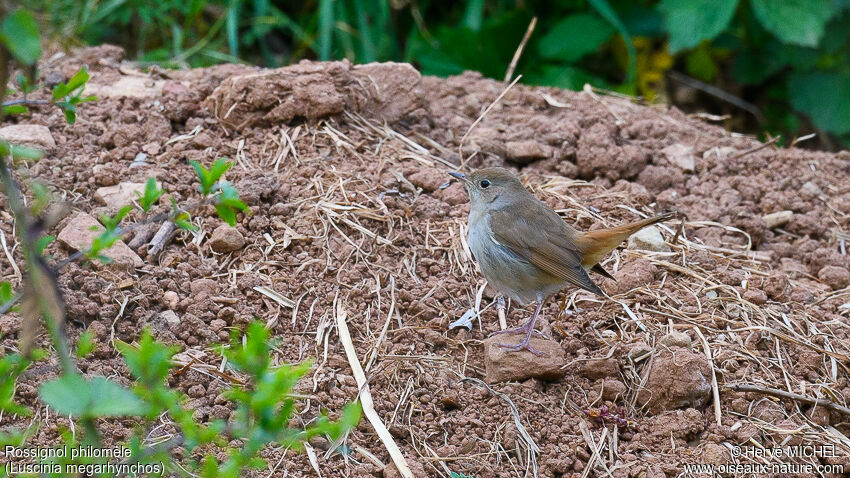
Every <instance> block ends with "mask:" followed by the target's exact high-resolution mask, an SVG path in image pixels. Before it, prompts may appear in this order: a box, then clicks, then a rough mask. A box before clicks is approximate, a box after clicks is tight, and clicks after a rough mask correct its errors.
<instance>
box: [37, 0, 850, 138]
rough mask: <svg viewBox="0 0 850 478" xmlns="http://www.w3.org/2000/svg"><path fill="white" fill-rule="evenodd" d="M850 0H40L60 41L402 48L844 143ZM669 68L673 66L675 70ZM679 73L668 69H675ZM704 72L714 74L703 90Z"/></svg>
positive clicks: (171, 60) (365, 52)
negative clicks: (516, 56) (531, 28)
mask: <svg viewBox="0 0 850 478" xmlns="http://www.w3.org/2000/svg"><path fill="white" fill-rule="evenodd" d="M848 3H850V0H662V1H660V2H659V1H652V0H560V1H545V2H544V1H537V0H512V1H508V0H466V1H462V2H441V1H429V0H390V1H388V2H387V1H379V0H317V1H309V0H308V1H303V2H291V1H289V2H287V1H283V2H280V1H279V2H272V1H270V0H189V1H179V0H162V1H155V0H105V1H99V0H52V1H51V0H35V1H34V2H32V3H31V4H30V5H29V7H30V8H33V9H35V10H36V11H38V12H40V17H41V21H42V22H44V23H45V24H49V25H50V26H51V27H52V28H51V29H50V31H52V32H53V34H54V38H55V39H58V40H60V42H66V43H67V42H74V41H76V42H84V43H88V44H100V43H103V42H109V43H114V44H118V45H121V46H123V47H125V48H126V49H127V52H128V56H129V57H130V58H132V59H135V60H138V61H141V62H157V63H162V64H165V65H170V66H186V65H188V66H203V65H209V64H212V63H217V62H226V61H245V62H250V63H256V64H260V65H263V66H272V67H273V66H280V65H285V64H289V63H291V62H294V61H297V60H299V59H301V58H312V59H321V60H330V59H340V58H348V59H350V60H351V61H353V62H357V63H364V62H370V61H388V60H395V61H409V62H411V63H413V64H415V65H416V66H417V67H418V68H420V69H421V70H422V71H423V73H425V74H434V75H443V76H445V75H452V74H457V73H460V72H462V71H464V70H476V71H480V72H481V73H482V74H484V75H485V76H487V77H491V78H495V79H499V80H501V79H503V78H504V76H505V73H506V70H507V68H508V65H509V64H510V61H511V58H512V57H513V55H514V52H515V51H516V49H517V46H518V45H519V43H520V41H521V39H522V37H523V35H524V34H525V31H526V28H527V27H528V25H529V22H530V21H531V19H532V18H533V17H537V18H538V23H537V26H536V29H535V31H534V33H533V34H532V36H531V38H530V41H529V42H528V44H527V45H526V47H525V50H524V52H523V55H522V57H521V59H520V61H519V63H518V65H517V68H516V71H515V74H522V75H523V80H522V81H523V82H524V83H526V84H535V85H549V86H557V87H562V88H570V89H580V88H581V87H582V86H583V85H584V84H585V83H590V84H591V85H593V86H596V87H600V88H607V89H612V90H616V91H620V92H623V93H628V94H633V95H639V96H642V97H643V98H645V99H646V100H647V101H650V102H668V103H671V104H675V105H677V106H680V107H682V108H683V109H685V110H702V111H709V112H712V113H715V114H730V115H731V119H730V120H727V124H726V126H727V127H729V128H732V129H735V130H738V131H746V132H751V133H770V134H782V135H783V136H784V138H785V141H786V142H788V141H790V139H791V138H793V137H795V136H797V135H801V134H806V133H809V132H812V131H816V132H818V133H819V135H818V136H819V139H820V141H821V143H820V146H822V147H824V146H825V147H828V148H834V147H838V146H841V145H843V144H848V143H850V61H848V54H850V42H848V36H850V14H848V8H847V7H848ZM671 71H672V72H674V73H673V74H671V73H670V72H671ZM677 73H678V74H677ZM712 87H714V88H715V89H712Z"/></svg>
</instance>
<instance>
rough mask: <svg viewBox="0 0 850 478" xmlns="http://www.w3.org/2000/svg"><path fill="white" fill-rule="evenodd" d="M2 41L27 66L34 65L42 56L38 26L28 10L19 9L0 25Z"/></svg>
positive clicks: (0, 39) (0, 38)
mask: <svg viewBox="0 0 850 478" xmlns="http://www.w3.org/2000/svg"><path fill="white" fill-rule="evenodd" d="M0 41H2V43H3V44H4V45H5V46H6V48H8V49H9V51H10V52H12V55H14V56H15V58H16V59H17V60H18V61H20V62H21V63H23V64H25V65H34V64H35V62H36V61H38V58H39V57H40V56H41V35H40V34H39V32H38V24H37V23H36V22H35V20H34V19H33V18H32V15H30V14H29V13H28V12H27V11H26V10H24V9H21V8H19V9H17V10H15V11H14V12H12V14H11V15H9V16H8V17H6V19H5V20H3V23H2V25H0Z"/></svg>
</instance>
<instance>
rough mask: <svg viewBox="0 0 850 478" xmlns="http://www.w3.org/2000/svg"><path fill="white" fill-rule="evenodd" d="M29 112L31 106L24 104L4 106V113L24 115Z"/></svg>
mask: <svg viewBox="0 0 850 478" xmlns="http://www.w3.org/2000/svg"><path fill="white" fill-rule="evenodd" d="M27 112H29V108H27V107H26V106H24V105H9V106H4V107H3V114H4V115H22V114H26V113H27Z"/></svg>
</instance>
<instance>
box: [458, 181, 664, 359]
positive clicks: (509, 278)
mask: <svg viewBox="0 0 850 478" xmlns="http://www.w3.org/2000/svg"><path fill="white" fill-rule="evenodd" d="M449 174H451V175H452V176H454V177H456V178H458V179H460V180H462V181H463V182H464V185H465V187H466V191H467V193H468V194H469V201H470V208H469V237H468V239H469V248H470V249H471V250H472V253H473V254H474V255H475V259H476V260H477V261H478V265H479V266H480V268H481V272H482V273H483V274H484V277H485V278H486V279H487V282H488V283H489V284H490V285H492V286H493V287H494V288H495V289H496V290H497V291H499V292H500V293H501V294H502V295H504V296H506V297H510V298H512V299H513V300H515V301H516V302H518V303H519V304H521V305H526V304H528V303H530V302H534V301H537V308H536V309H535V310H534V315H532V316H531V318H530V319H528V321H527V322H526V323H525V324H523V325H522V326H521V327H517V328H515V329H508V330H501V331H498V332H494V334H519V333H523V334H525V339H523V340H522V342H520V343H519V344H516V345H510V344H499V346H500V347H503V348H506V349H509V350H514V351H518V350H523V349H527V350H529V351H530V352H532V353H534V354H535V355H541V354H542V353H541V352H539V351H537V350H535V349H534V348H533V347H532V346H531V345H530V344H529V340H530V339H531V336H532V334H535V333H536V332H534V321H535V320H537V316H538V315H539V314H540V309H541V308H542V307H543V303H544V302H545V301H546V298H547V297H549V296H550V295H552V294H554V293H556V292H558V291H560V290H561V289H562V288H564V287H565V286H567V285H572V286H575V287H579V288H582V289H584V290H587V291H590V292H593V293H594V294H597V295H604V293H603V292H602V289H600V288H599V286H597V285H596V284H595V283H594V282H593V280H591V278H590V275H588V272H589V271H593V272H596V273H599V274H601V275H603V276H605V277H609V278H611V279H613V277H612V276H611V275H610V274H609V273H608V272H607V271H605V269H603V268H602V266H601V265H599V262H600V261H601V260H602V258H603V257H605V255H606V254H608V253H609V252H611V251H612V250H614V249H615V248H616V247H617V246H619V245H620V244H621V243H622V242H623V241H624V240H626V239H627V238H628V237H629V236H631V235H632V234H634V233H635V232H637V231H639V230H641V229H642V228H644V227H646V226H649V225H651V224H655V223H657V222H660V221H664V220H667V219H670V218H672V217H674V216H675V213H665V214H661V215H658V216H654V217H651V218H648V219H644V220H641V221H637V222H632V223H629V224H626V225H623V226H617V227H612V228H610V229H597V230H594V231H589V232H579V231H577V230H576V229H575V228H573V227H572V226H570V225H569V224H567V223H566V222H564V220H563V219H561V217H560V216H558V213H556V212H555V211H553V210H552V209H551V208H550V207H549V206H547V205H546V204H545V203H544V202H542V201H540V200H539V199H537V198H536V197H534V195H533V194H531V192H529V191H528V190H527V189H525V187H523V185H522V183H521V182H520V181H519V179H517V177H516V176H514V175H513V174H511V172H510V171H508V170H507V169H504V168H485V169H479V170H477V171H475V172H472V173H470V174H468V175H465V174H462V173H457V172H451V173H449ZM491 335H493V334H491Z"/></svg>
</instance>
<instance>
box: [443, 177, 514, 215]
mask: <svg viewBox="0 0 850 478" xmlns="http://www.w3.org/2000/svg"><path fill="white" fill-rule="evenodd" d="M449 174H450V175H452V176H454V177H456V178H458V179H460V180H461V181H463V182H464V187H465V188H466V192H467V194H469V202H470V204H471V206H472V207H473V208H474V207H476V206H477V205H487V207H494V206H496V205H500V204H503V203H509V202H510V201H511V200H514V199H518V198H519V197H521V196H522V195H523V194H529V193H528V191H527V190H526V189H525V187H523V185H522V183H521V182H520V181H519V179H518V178H517V177H516V176H514V175H513V173H511V172H510V171H508V170H507V169H505V168H484V169H479V170H477V171H473V172H471V173H469V174H462V173H457V172H451V173H449Z"/></svg>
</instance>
